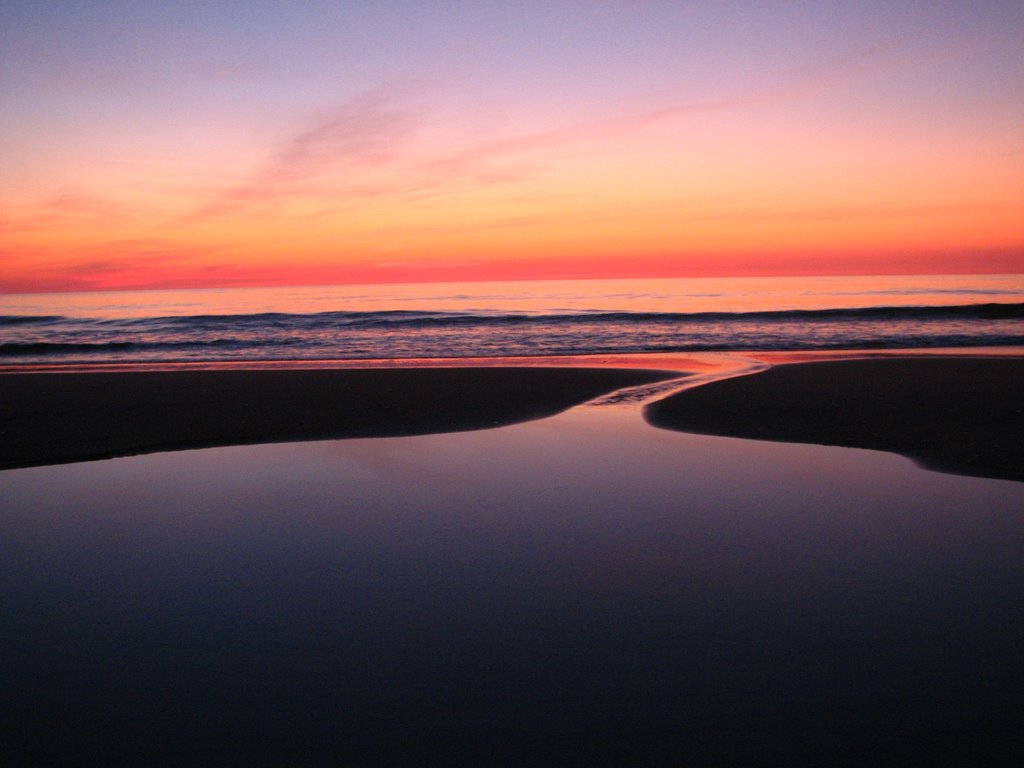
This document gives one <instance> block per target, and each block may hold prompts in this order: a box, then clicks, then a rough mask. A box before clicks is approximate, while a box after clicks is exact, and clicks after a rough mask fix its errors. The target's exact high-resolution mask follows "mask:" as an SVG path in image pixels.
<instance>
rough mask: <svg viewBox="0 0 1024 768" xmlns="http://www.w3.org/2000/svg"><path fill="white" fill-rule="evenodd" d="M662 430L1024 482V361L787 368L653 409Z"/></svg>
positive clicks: (888, 361) (696, 391) (867, 362)
mask: <svg viewBox="0 0 1024 768" xmlns="http://www.w3.org/2000/svg"><path fill="white" fill-rule="evenodd" d="M645 415H646V417H647V420H648V421H649V422H650V423H651V424H654V425H655V426H658V427H664V428H667V429H675V430H681V431H685V432H697V433H701V434H709V435H722V436H727V437H742V438H751V439H757V440H777V441H784V442H799V443H819V444H824V445H841V446H850V447H857V448H872V449H877V450H884V451H892V452H895V453H899V454H903V455H905V456H908V457H910V458H912V459H914V460H915V461H917V462H918V463H919V464H921V465H922V466H925V467H928V468H930V469H935V470H940V471H945V472H952V473H956V474H963V475H973V476H978V477H991V478H1001V479H1008V480H1024V359H1020V358H914V359H909V358H903V359H900V358H896V359H872V360H843V361H832V362H820V363H800V364H792V365H782V366H778V367H775V368H772V369H769V370H768V371H765V372H763V373H759V374H755V375H752V376H744V377H740V378H735V379H728V380H725V381H719V382H714V383H712V384H708V385H706V386H702V387H698V388H696V389H692V390H687V391H684V392H680V393H678V394H676V395H673V396H671V397H668V398H666V399H665V400H662V401H660V402H657V403H654V404H652V405H649V406H648V407H647V409H646V411H645Z"/></svg>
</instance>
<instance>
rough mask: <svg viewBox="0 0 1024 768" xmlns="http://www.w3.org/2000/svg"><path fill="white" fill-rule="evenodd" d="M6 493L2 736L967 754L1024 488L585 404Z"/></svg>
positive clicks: (1013, 590)
mask: <svg viewBox="0 0 1024 768" xmlns="http://www.w3.org/2000/svg"><path fill="white" fill-rule="evenodd" d="M0 507H2V509H3V515H2V516H0V562H2V563H3V568H2V574H3V577H2V582H0V588H2V595H0V599H2V600H0V601H2V604H3V606H4V615H5V620H4V622H3V628H2V629H0V640H2V645H0V677H2V678H3V679H4V680H5V681H6V682H5V686H6V688H7V689H8V695H7V696H5V699H6V702H7V703H6V704H5V705H4V711H5V721H6V723H7V725H6V726H5V730H7V731H8V733H7V735H6V736H5V740H6V741H7V743H8V744H9V745H10V747H11V752H12V754H25V755H29V756H32V757H34V758H46V759H51V758H52V759H57V758H69V757H74V756H79V757H81V756H83V755H87V756H90V757H93V758H99V759H100V760H101V761H105V762H107V763H108V764H117V763H138V762H139V761H140V760H141V761H144V762H151V761H156V760H164V761H166V762H169V763H171V764H174V763H176V762H180V763H183V764H184V763H189V762H195V761H196V760H199V759H201V760H202V761H206V762H210V761H213V762H216V761H217V760H222V761H224V762H226V763H228V762H234V761H237V760H238V759H244V760H246V761H247V762H261V761H265V762H267V763H268V764H269V763H280V762H281V761H282V760H292V759H298V761H299V762H300V763H301V762H306V763H317V762H322V763H334V762H337V761H344V760H349V761H351V762H353V763H355V764H374V763H380V764H394V763H395V762H418V763H419V762H422V761H428V762H429V761H430V760H443V761H445V762H448V763H451V762H458V761H468V762H478V761H481V762H490V763H493V764H557V765H565V764H570V765H571V764H594V763H595V762H597V763H601V762H612V763H617V764H662V763H669V764H675V763H677V762H678V761H679V760H680V759H684V760H687V759H691V760H697V761H699V762H702V763H704V764H715V763H716V762H723V763H729V762H735V761H747V760H750V759H753V758H757V759H769V760H792V759H795V758H798V757H804V758H806V757H808V756H810V757H817V758H824V757H833V758H834V757H835V756H837V755H844V756H846V757H847V758H851V759H852V758H857V757H862V758H866V757H869V756H870V757H875V758H882V757H885V756H890V757H891V756H902V757H911V756H912V757H922V756H934V755H937V754H943V753H946V754H949V753H959V752H963V753H964V754H972V755H979V754H984V752H985V750H987V749H990V748H991V749H993V751H994V749H995V747H996V746H998V745H1002V744H1003V742H1005V741H1006V740H1007V739H1009V738H1011V736H1012V735H1013V734H1015V733H1016V725H1017V723H1016V718H1015V716H1014V713H1015V712H1019V711H1020V706H1021V704H1022V703H1024V702H1022V696H1021V693H1020V691H1021V683H1022V682H1024V674H1022V671H1024V661H1022V656H1024V654H1022V650H1024V641H1022V640H1021V638H1022V637H1024V610H1022V608H1021V606H1022V605H1024V599H1022V598H1024V572H1022V570H1021V563H1024V515H1022V510H1024V484H1021V483H1012V482H1000V481H991V480H983V479H977V478H965V477H957V476H952V475H944V474H939V473H934V472H927V471H923V470H921V469H918V468H917V467H915V466H914V465H913V464H912V463H911V462H910V461H908V460H907V459H904V458H902V457H899V456H894V455H889V454H882V453H874V452H868V451H858V450H851V449H843V448H824V447H819V446H808V445H787V444H778V443H767V442H750V441H741V440H731V439H724V438H713V437H705V436H696V435H687V434H682V433H674V432H666V431H661V430H656V429H654V428H652V427H650V426H648V425H646V424H645V423H644V422H643V421H642V420H641V419H640V417H639V415H638V414H637V413H636V412H635V411H629V410H626V409H621V408H619V409H614V408H604V409H602V408H596V407H586V408H580V409H576V410H574V411H570V412H568V413H566V414H563V415H561V416H558V417H555V418H552V419H547V420H542V421H536V422H531V423H527V424H522V425H518V426H514V427H506V428H503V429H497V430H486V431H480V432H467V433H460V434H450V435H435V436H425V437H410V438H388V439H368V440H346V441H330V442H316V443H293V444H282V445H267V446H251V447H239V448H226V449H210V450H202V451H185V452H179V453H167V454H158V455H152V456H143V457H135V458H126V459H116V460H111V461H100V462H90V463H83V464H72V465H65V466H58V467H41V468H34V469H25V470H14V471H7V472H3V473H0ZM1018 743H1019V742H1018ZM979 750H980V751H979Z"/></svg>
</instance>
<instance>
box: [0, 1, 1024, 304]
mask: <svg viewBox="0 0 1024 768" xmlns="http://www.w3.org/2000/svg"><path fill="white" fill-rule="evenodd" d="M1022 51H1024V3H1022V2H1020V0H987V1H984V0H982V1H979V2H971V3H968V2H952V1H951V2H943V1H941V0H937V1H932V2H916V1H914V0H900V1H899V2H882V1H880V0H879V1H876V2H872V1H870V0H866V1H865V2H856V3H849V2H830V1H829V0H815V1H814V2H799V1H793V0H787V1H786V2H771V1H770V0H767V1H766V0H761V1H758V2H683V1H682V0H674V1H672V2H668V1H665V2H658V1H657V0H652V1H651V2H644V1H643V0H544V1H543V2H534V1H533V0H520V1H519V2H516V3H509V2H491V1H490V0H471V1H469V0H467V1H466V2H462V1H460V0H450V1H449V2H444V3H428V2H397V1H394V0H372V1H369V0H367V1H366V2H364V1H362V0H348V1H346V2H341V1H340V0H336V1H335V2H318V1H315V0H309V1H305V2H297V3H284V2H269V1H264V0H246V2H241V1H231V0H222V1H221V2H216V3H213V2H206V1H203V2H200V1H196V2H192V1H191V0H189V1H182V0H174V1H173V2H168V1H167V0H165V1H164V2H148V0H133V1H128V0H124V1H121V0H114V1H111V2H100V1H99V0H96V1H91V2H89V1H83V2H50V3H40V2H38V1H37V0H36V1H33V2H25V1H22V0H5V2H4V3H3V5H2V7H0V291H3V292H25V291H53V290H95V289H112V288H148V287H200V286H220V285H278V284H292V285H297V284H318V283H333V282H378V281H379V282H392V281H417V280H458V279H470V280H486V279H504V278H517V279H518V278H524V279H525V278H542V277H552V278H554V277H623V276H637V277H646V276H688V275H694V276H697V275H763V274H872V273H946V272H950V273H958V272H1024V55H1022Z"/></svg>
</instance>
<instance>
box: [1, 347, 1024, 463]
mask: <svg viewBox="0 0 1024 768" xmlns="http://www.w3.org/2000/svg"><path fill="white" fill-rule="evenodd" d="M635 357H641V356H634V358H635ZM652 361H653V362H652V366H654V365H656V364H657V365H661V366H664V364H665V363H666V362H671V360H670V359H666V358H658V357H653V358H652ZM685 362H687V363H688V362H690V361H685ZM693 362H696V361H693ZM629 364H630V365H633V366H636V365H638V363H637V362H636V360H635V359H631V360H629ZM605 365H606V366H615V365H616V362H615V360H614V359H612V361H611V362H607V363H605ZM693 367H696V366H693ZM684 375H685V372H684V371H682V370H679V371H674V372H673V371H669V370H664V369H663V368H662V369H654V370H645V369H643V368H635V367H634V368H629V369H626V368H619V367H579V366H578V365H577V366H567V367H535V366H530V367H516V366H500V367H441V368H437V367H408V368H404V367H397V368H396V367H388V368H355V369H345V370H184V371H173V370H172V371H166V370H165V371H135V372H101V373H29V374H5V375H0V432H2V433H3V440H2V442H0V468H13V467H24V466H34V465H42V464H53V463H63V462H69V461H80V460H88V459H99V458H110V457H114V456H125V455H133V454H139V453H150V452H154V451H164V450H180V449H186V448H203V447H212V446H226V445H241V444H251V443H267V442H284V441H299V440H326V439H336V438H346V437H385V436H397V435H415V434H429V433H438V432H453V431H461V430H469V429H482V428H489V427H496V426H502V425H507V424H513V423H517V422H521V421H526V420H530V419H537V418H543V417H547V416H551V415H554V414H555V413H558V412H560V411H563V410H565V409H566V408H569V407H572V406H574V405H578V404H580V403H583V402H585V401H587V400H590V399H592V398H595V397H597V396H599V395H602V394H605V393H608V392H611V391H613V390H616V389H619V388H624V387H631V386H637V385H641V384H647V383H651V382H656V381H660V380H667V379H672V378H676V377H681V376H684ZM1021 381H1024V360H1022V359H1020V358H1013V357H1002V358H986V357H898V356H894V357H883V358H875V359H864V360H858V359H854V360H831V361H824V362H804V363H792V364H784V365H775V366H773V367H772V368H771V369H770V370H768V371H765V372H763V373H758V374H756V375H752V376H742V377H738V378H730V379H727V380H724V381H717V382H712V383H710V384H705V385H702V386H699V387H695V388H692V389H688V390H686V391H684V392H680V393H678V394H676V395H673V396H670V397H668V398H665V399H663V400H660V401H656V402H653V403H651V404H649V405H648V406H647V408H646V410H645V415H646V418H647V419H648V421H649V422H650V423H651V424H653V425H655V426H658V427H663V428H667V429H676V430H682V431H689V432H696V433H703V434H713V435H723V436H730V437H743V438H750V439H758V440H776V441H789V442H810V443H819V444H824V445H841V446H848V447H858V448H871V449H876V450H885V451H891V452H895V453H899V454H902V455H905V456H908V457H911V458H913V459H915V460H916V461H919V462H920V463H921V464H922V465H923V466H926V467H928V468H932V469H937V470H942V471H949V472H955V473H963V474H970V475H978V476H982V477H993V478H1003V479H1011V480H1022V479H1024V460H1022V457H1021V450H1020V435H1021V434H1024V411H1022V408H1024V405H1022V401H1021V393H1020V382H1021Z"/></svg>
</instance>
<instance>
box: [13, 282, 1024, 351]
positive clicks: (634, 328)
mask: <svg viewBox="0 0 1024 768" xmlns="http://www.w3.org/2000/svg"><path fill="white" fill-rule="evenodd" d="M1021 344H1024V275H954V276H949V275H944V276H917V277H914V276H911V277H908V276H886V277H822V278H806V277H783V278H777V277H776V278H696V279H661V280H562V281H557V280H556V281H533V282H489V283H419V284H414V285H413V284H409V285H372V286H366V285H356V286H353V285H349V286H316V287H298V288H295V287H288V288H232V289H204V290H161V291H124V292H107V293H75V294H53V293H51V294H19V295H6V296H0V365H3V366H18V365H22V364H25V365H39V364H48V365H49V364H62V363H75V364H92V363H96V364H103V363H131V362H140V363H146V362H149V363H169V362H217V361H245V360H260V361H274V360H280V361H283V360H298V361H302V360H363V359H393V358H445V357H504V356H532V355H541V356H546V355H585V354H614V353H620V354H627V353H643V352H704V351H740V350H806V349H825V350H828V349H850V348H852V349H862V348H868V349H879V348H935V347H980V346H985V347H991V346H1007V345H1021Z"/></svg>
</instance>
